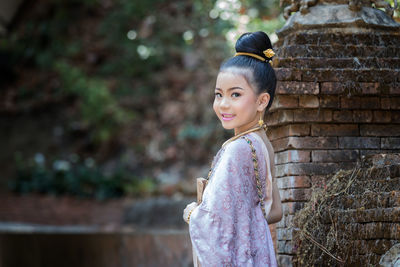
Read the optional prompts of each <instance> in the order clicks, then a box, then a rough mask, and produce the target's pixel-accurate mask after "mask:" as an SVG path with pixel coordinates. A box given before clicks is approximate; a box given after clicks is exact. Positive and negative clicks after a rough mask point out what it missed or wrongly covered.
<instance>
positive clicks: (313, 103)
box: [299, 95, 319, 108]
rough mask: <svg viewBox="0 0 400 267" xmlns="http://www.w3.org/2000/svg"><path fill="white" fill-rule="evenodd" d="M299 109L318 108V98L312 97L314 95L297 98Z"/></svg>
mask: <svg viewBox="0 0 400 267" xmlns="http://www.w3.org/2000/svg"><path fill="white" fill-rule="evenodd" d="M299 107H301V108H317V107H319V99H318V96H314V95H301V96H299Z"/></svg>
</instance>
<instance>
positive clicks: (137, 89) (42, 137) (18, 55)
mask: <svg viewBox="0 0 400 267" xmlns="http://www.w3.org/2000/svg"><path fill="white" fill-rule="evenodd" d="M280 13H281V7H279V2H278V1H276V0H268V1H267V0H249V1H236V0H217V1H215V0H214V1H203V0H193V1H178V0H172V1H162V0H149V1H130V0H84V1H78V0H69V1H66V0H53V1H44V0H41V1H36V2H35V3H32V1H26V2H25V3H24V5H23V6H22V7H21V8H20V11H19V13H18V16H17V17H16V18H15V19H14V21H13V23H12V25H11V26H10V28H9V32H8V35H7V36H5V37H3V38H2V39H0V57H1V59H2V60H1V62H2V64H1V66H0V68H1V70H2V71H1V73H2V74H1V75H2V77H1V82H0V83H1V84H0V86H1V91H0V116H1V117H2V119H1V120H0V125H1V128H2V129H4V130H2V131H1V133H0V135H1V136H0V140H1V142H2V144H1V146H2V148H3V151H2V153H1V156H0V157H1V159H0V162H1V163H0V164H1V166H0V167H1V168H2V170H3V172H2V174H1V177H0V178H1V180H0V181H1V182H2V188H3V190H10V189H11V190H13V191H16V192H20V193H28V192H39V193H50V194H72V195H77V196H83V197H97V198H102V199H103V198H108V197H115V196H122V195H135V196H136V195H149V194H175V193H180V194H182V193H183V194H185V193H190V192H191V191H193V189H194V182H193V181H194V180H193V178H195V177H198V176H204V175H206V173H207V171H208V168H209V163H210V161H211V159H212V156H213V154H214V153H215V152H216V150H217V149H218V147H219V145H220V144H221V143H222V140H224V139H225V138H227V137H229V135H230V134H231V133H229V132H224V131H223V129H222V128H221V127H220V125H219V122H218V121H217V119H216V117H215V115H214V114H213V111H212V107H211V106H212V99H213V86H214V82H215V77H216V75H217V70H218V67H219V65H220V63H221V62H222V61H223V60H224V59H226V58H228V57H230V56H231V55H232V53H233V51H234V50H233V45H234V41H235V40H236V39H237V37H238V36H239V35H240V34H241V33H243V32H246V31H254V30H264V31H266V32H267V33H269V34H270V35H271V38H272V39H274V38H276V37H275V34H274V31H275V30H276V29H277V28H280V27H281V26H282V25H283V23H284V20H283V18H282V16H281V15H279V14H280Z"/></svg>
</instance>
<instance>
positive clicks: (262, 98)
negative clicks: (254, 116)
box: [257, 93, 271, 112]
mask: <svg viewBox="0 0 400 267" xmlns="http://www.w3.org/2000/svg"><path fill="white" fill-rule="evenodd" d="M270 99H271V96H270V95H269V94H268V93H262V94H260V95H259V96H258V102H257V103H258V107H257V111H260V112H261V111H263V110H264V109H265V108H266V107H267V106H268V103H269V100H270Z"/></svg>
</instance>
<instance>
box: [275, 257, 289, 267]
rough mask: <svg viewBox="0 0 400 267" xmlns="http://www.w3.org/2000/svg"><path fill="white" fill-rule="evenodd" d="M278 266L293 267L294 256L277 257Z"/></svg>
mask: <svg viewBox="0 0 400 267" xmlns="http://www.w3.org/2000/svg"><path fill="white" fill-rule="evenodd" d="M276 261H277V263H278V266H285V267H292V266H293V256H290V255H282V254H279V255H277V259H276Z"/></svg>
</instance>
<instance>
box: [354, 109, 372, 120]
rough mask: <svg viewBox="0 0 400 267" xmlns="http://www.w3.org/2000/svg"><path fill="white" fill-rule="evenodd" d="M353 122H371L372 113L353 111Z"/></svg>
mask: <svg viewBox="0 0 400 267" xmlns="http://www.w3.org/2000/svg"><path fill="white" fill-rule="evenodd" d="M353 121H354V122H371V121H372V111H371V110H353Z"/></svg>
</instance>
